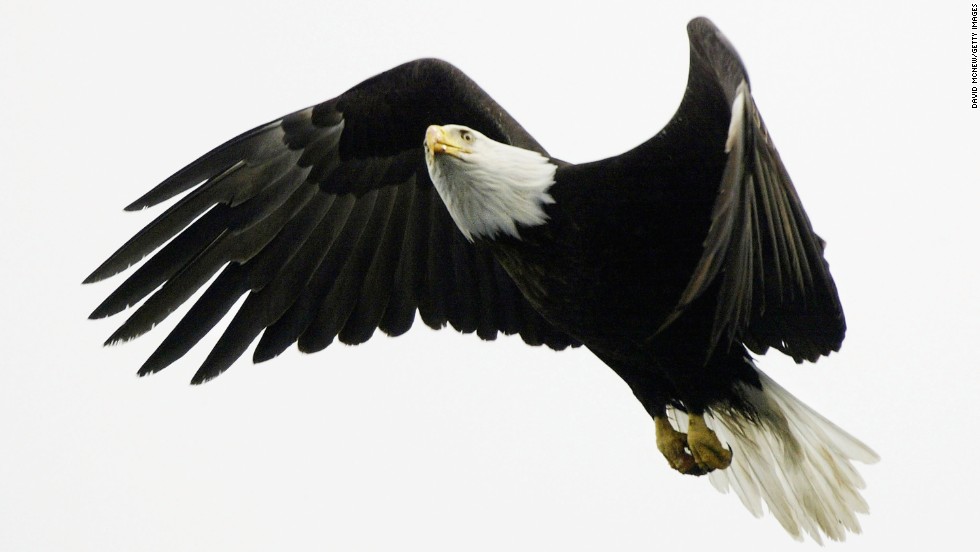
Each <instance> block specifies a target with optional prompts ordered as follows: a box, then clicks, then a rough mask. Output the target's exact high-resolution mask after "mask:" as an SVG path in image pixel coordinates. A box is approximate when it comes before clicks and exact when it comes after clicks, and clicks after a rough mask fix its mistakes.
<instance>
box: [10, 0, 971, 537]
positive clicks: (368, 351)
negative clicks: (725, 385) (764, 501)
mask: <svg viewBox="0 0 980 552" xmlns="http://www.w3.org/2000/svg"><path fill="white" fill-rule="evenodd" d="M578 4H584V5H578ZM648 4H649V5H648ZM734 4H735V3H733V2H689V3H687V6H688V7H685V8H677V7H672V6H666V5H665V6H658V5H656V4H655V3H653V2H632V3H622V2H616V1H611V0H604V1H602V2H588V3H584V2H582V3H575V2H566V3H563V7H561V8H560V9H557V10H556V9H555V8H547V9H546V8H532V7H522V8H514V7H493V6H495V5H496V3H491V2H384V3H381V2H367V1H362V2H336V1H323V0H321V1H318V2H277V3H276V7H274V8H271V7H269V8H266V7H256V6H254V5H252V3H242V2H235V3H231V2H229V3H226V4H217V3H212V2H206V1H201V0H196V1H194V2H169V3H167V4H166V5H165V7H163V6H164V5H163V4H159V6H160V7H154V8H137V7H134V4H133V3H130V2H118V3H114V2H102V1H91V2H60V3H53V2H38V1H36V0H33V1H21V0H4V2H3V3H2V5H0V68H2V69H0V99H2V101H0V151H2V163H0V186H2V188H0V190H2V200H0V209H2V215H0V239H2V240H3V241H2V245H0V246H2V249H0V251H2V255H3V259H4V261H3V269H2V271H0V290H2V291H0V293H2V294H3V295H2V298H3V300H2V309H3V311H2V312H3V314H2V319H0V320H2V322H0V324H2V328H0V330H2V331H0V335H2V350H3V361H2V367H0V550H32V551H33V550H133V551H151V550H160V551H164V550H222V549H225V550H270V549H288V550H314V549H324V550H327V549H334V550H409V549H413V550H414V549H420V550H422V549H424V550H600V549H605V550H656V549H660V550H670V549H678V548H681V547H684V548H685V549H710V548H711V547H720V546H724V547H734V549H736V550H738V549H746V548H748V547H749V546H752V547H753V549H755V550H782V549H786V548H788V547H789V546H791V545H793V541H792V540H791V539H790V538H789V537H788V536H787V535H786V534H785V533H784V532H783V530H782V529H781V528H780V527H779V525H778V524H777V523H776V521H775V520H774V519H773V518H771V517H766V518H764V519H763V520H756V519H754V518H753V517H752V516H751V515H750V514H749V513H748V512H747V511H745V509H744V508H743V507H742V505H741V504H740V503H739V501H738V499H737V498H735V497H734V496H724V495H721V494H719V493H717V492H716V491H715V490H714V489H713V488H711V486H710V484H709V483H708V481H707V480H706V479H695V478H688V477H682V476H679V475H677V474H676V473H674V472H672V471H671V470H669V469H668V467H667V464H666V462H665V461H664V460H663V458H662V457H661V456H660V454H659V453H658V452H657V450H656V448H655V444H654V435H653V424H652V422H651V421H650V419H649V417H648V416H647V415H646V413H645V412H644V411H643V409H642V408H641V407H640V405H639V403H638V402H637V401H636V400H635V399H634V398H633V396H632V394H631V393H630V392H629V390H628V389H627V387H626V385H625V384H623V383H622V382H621V381H620V380H619V379H618V378H617V377H616V376H615V375H614V374H613V373H612V372H611V371H610V370H609V369H608V368H606V367H605V366H603V365H602V364H601V363H600V362H599V361H598V360H597V359H595V358H594V357H593V356H592V355H591V354H590V353H588V352H586V351H584V350H578V351H574V352H564V353H554V352H552V351H549V350H542V349H535V348H530V347H527V346H525V345H523V343H522V342H521V341H520V340H519V339H518V338H506V339H500V340H498V341H497V342H494V343H484V342H481V341H479V340H478V339H477V338H475V337H472V336H459V335H456V334H455V333H454V332H452V331H442V332H432V331H430V330H428V329H425V328H424V327H422V325H421V323H420V322H419V323H417V326H418V327H417V328H416V329H415V330H413V331H412V332H411V333H410V334H409V335H407V336H405V337H402V338H399V339H388V338H385V337H383V336H378V337H375V339H373V340H372V341H371V342H369V343H368V344H366V345H362V346H359V347H356V348H352V347H344V346H333V347H330V348H328V349H327V350H326V351H324V352H322V353H319V354H316V355H311V356H304V355H300V354H298V353H296V352H295V350H290V351H289V352H288V353H287V354H284V355H283V356H282V357H280V358H278V359H276V360H274V361H272V362H269V363H266V364H263V365H259V366H253V365H251V363H250V362H249V361H248V360H247V358H243V359H242V360H241V361H239V363H238V364H236V365H235V366H234V367H233V368H232V369H231V370H230V371H229V372H228V373H226V374H225V375H223V376H222V377H221V378H219V379H218V380H216V381H214V382H212V383H210V384H208V385H205V386H203V387H191V386H189V385H187V382H188V381H189V380H190V378H191V375H192V374H193V372H194V370H195V369H196V367H197V366H198V365H199V364H200V362H201V361H202V360H203V358H204V356H205V354H206V352H207V350H208V349H209V347H208V346H199V347H197V348H195V349H194V351H193V352H192V354H190V355H188V357H187V358H185V359H183V361H182V362H179V363H178V364H176V365H174V366H172V367H170V368H168V369H167V370H166V371H164V372H163V373H161V374H159V375H157V376H155V377H152V378H145V379H139V378H136V377H135V376H134V374H135V371H136V369H137V368H138V367H139V365H140V364H141V363H142V361H143V359H144V358H145V357H146V356H147V355H148V354H149V353H150V352H151V351H152V349H153V348H154V347H155V346H156V344H157V343H159V341H160V340H161V339H162V338H163V337H164V336H165V335H166V331H167V330H169V328H170V327H172V326H173V324H174V321H175V318H174V317H172V318H171V319H170V320H168V321H167V322H166V323H165V324H164V326H165V327H164V328H158V329H157V331H154V332H151V333H150V334H149V335H148V336H145V337H144V338H142V339H139V340H137V341H135V342H132V343H129V344H126V345H125V346H121V347H114V348H109V349H105V348H102V347H101V346H100V344H101V342H102V341H103V340H104V339H105V338H106V337H107V336H108V335H109V334H110V333H111V332H112V330H113V329H115V327H116V326H117V325H118V324H119V323H121V322H122V321H123V317H121V316H117V317H115V318H112V319H110V320H108V321H106V320H103V321H98V322H91V321H87V320H86V319H85V318H86V316H87V315H88V313H89V312H90V311H91V310H92V309H93V308H94V307H95V306H96V305H97V304H98V303H99V302H100V301H101V299H102V298H103V297H104V296H105V295H106V294H108V293H109V292H110V291H111V290H112V289H113V288H114V285H116V284H118V283H119V282H121V281H122V278H119V277H117V278H115V279H113V280H110V281H109V282H107V283H103V284H97V285H92V286H84V287H83V286H81V285H80V282H81V280H82V279H83V278H84V277H85V276H86V275H87V274H88V273H89V272H90V271H91V270H92V269H93V268H95V267H96V266H97V265H98V264H99V263H100V262H101V261H102V260H103V259H104V258H105V257H106V256H108V255H109V254H110V253H111V252H112V251H113V250H115V248H116V247H117V246H119V245H120V244H121V243H122V242H123V241H124V240H125V239H126V238H128V237H129V236H130V235H131V234H132V233H134V232H135V231H136V230H137V229H138V228H139V227H141V226H142V225H143V224H145V223H147V222H148V221H149V220H150V219H151V217H152V216H153V215H154V214H156V213H157V212H159V210H155V211H153V212H152V213H137V214H133V213H123V212H122V210H121V208H122V207H123V206H124V205H126V204H128V203H129V202H130V201H132V200H133V199H135V198H136V197H138V196H139V195H141V194H142V193H143V192H144V191H145V190H147V189H148V188H149V187H151V186H152V185H154V184H156V183H157V182H158V181H160V180H162V179H163V178H164V177H166V176H168V175H169V174H170V173H171V172H173V171H175V170H177V169H179V168H180V167H182V166H183V165H185V164H186V163H188V162H190V161H192V160H193V159H194V158H196V157H197V156H198V155H199V154H201V153H203V152H205V151H207V150H209V149H210V148H212V147H214V146H216V145H218V144H219V143H221V142H223V141H225V140H226V139H228V138H231V137H233V136H235V135H237V134H238V133H240V132H241V131H244V130H246V129H248V128H251V127H252V126H254V125H256V124H259V123H262V122H265V121H267V120H271V119H274V118H276V117H278V116H280V115H282V114H285V113H287V112H290V111H293V110H295V109H298V108H301V107H305V106H307V105H309V104H313V103H316V102H319V101H322V100H325V99H328V98H331V97H333V96H336V95H337V94H339V93H341V92H343V91H344V90H345V89H347V88H348V87H350V86H352V85H354V84H356V83H357V82H360V81H361V80H363V79H364V78H367V77H369V76H372V75H374V74H376V73H378V72H380V71H382V70H385V69H388V68H390V67H392V66H394V65H396V64H398V63H401V62H403V61H407V60H410V59H414V58H417V57H422V56H437V57H442V58H445V59H447V60H449V61H451V62H453V63H455V64H457V65H458V66H459V67H460V68H462V69H463V70H464V71H465V72H467V73H468V74H469V75H470V76H471V77H473V78H474V79H475V80H476V81H477V82H478V83H480V84H481V85H482V86H483V87H484V88H485V89H486V90H487V91H488V92H489V93H490V94H491V95H493V96H494V97H495V98H496V99H497V100H498V101H499V102H500V103H501V104H502V105H503V106H504V107H505V108H506V109H508V110H509V111H510V112H511V114H513V115H514V116H515V117H516V118H517V120H518V121H520V122H522V124H524V125H525V127H526V128H527V129H528V130H529V131H530V132H531V133H532V134H533V135H534V136H535V137H537V138H538V140H539V141H540V142H541V143H542V144H544V146H545V147H546V148H548V149H549V151H550V152H551V153H552V154H553V155H555V156H557V157H560V158H564V159H567V160H570V161H587V160H592V159H596V158H600V157H605V156H609V155H614V154H617V153H620V152H622V151H624V150H626V149H628V148H630V147H632V146H634V145H635V144H637V143H639V142H641V141H643V140H645V139H647V138H648V137H650V136H652V135H653V134H654V133H656V132H657V131H658V130H659V129H660V128H661V126H662V125H663V124H664V123H665V122H666V121H667V120H668V118H669V117H670V115H671V114H672V113H673V111H674V109H675V108H676V106H677V104H678V102H679V100H680V97H681V94H682V92H683V89H684V83H685V79H686V72H687V63H688V59H687V56H688V45H687V38H686V35H685V25H686V23H687V21H688V20H689V19H690V18H691V17H693V16H696V15H708V16H709V17H711V18H712V19H713V20H714V21H715V23H716V24H718V25H719V26H720V28H721V29H722V30H723V31H724V32H725V33H726V35H727V36H728V37H729V39H730V40H731V41H732V42H733V43H734V44H735V46H736V47H737V48H738V50H739V52H740V53H741V56H742V59H743V60H744V62H745V63H746V65H747V67H748V69H749V72H750V74H751V76H752V84H753V92H754V95H755V98H756V100H757V102H758V104H759V106H760V109H761V111H762V114H763V116H764V117H765V120H766V122H767V124H768V127H769V129H770V131H771V132H772V135H773V137H774V139H775V141H776V144H777V145H778V147H779V151H780V152H781V154H782V157H783V160H784V161H785V163H786V165H787V167H788V168H789V171H790V174H791V175H792V176H793V178H794V180H795V183H796V185H797V188H798V190H799V192H800V195H801V196H802V198H803V200H804V203H805V205H806V207H807V210H808V212H809V214H810V216H811V219H812V220H813V223H814V225H815V227H816V229H817V231H818V232H819V233H820V234H821V235H822V236H823V237H824V238H825V239H826V240H827V242H828V243H829V246H828V250H827V257H828V259H829V261H830V263H831V267H832V269H833V272H834V275H835V277H836V279H837V283H838V286H839V288H840V292H841V297H842V299H843V301H844V305H845V309H846V312H847V316H848V323H849V332H848V337H847V340H846V341H845V344H844V348H843V350H842V352H841V353H840V354H836V355H834V356H832V357H831V358H828V359H825V360H822V361H821V362H820V363H818V364H817V365H814V366H809V365H808V366H803V367H797V366H795V365H793V364H792V362H791V361H787V360H786V359H783V358H778V356H777V355H776V354H771V355H769V356H767V357H765V358H764V359H763V360H762V361H761V363H760V364H761V366H762V368H763V369H765V370H766V371H767V372H768V373H769V374H770V375H772V376H773V377H774V378H775V379H776V380H777V381H779V382H781V383H782V384H783V385H784V386H786V387H788V388H790V389H791V390H793V391H794V392H795V393H797V394H798V395H799V396H801V397H802V398H804V399H805V400H806V401H807V402H808V403H809V404H811V405H812V406H814V407H815V408H817V409H818V410H819V411H821V412H822V413H824V414H825V415H827V416H828V417H829V418H831V419H833V420H835V421H836V422H837V423H839V424H840V425H842V426H843V427H845V428H847V429H848V430H850V431H851V432H853V433H854V434H856V435H857V436H859V437H861V438H862V439H864V440H865V441H866V442H867V443H869V444H870V445H872V446H873V447H874V448H875V449H876V450H877V451H878V452H879V453H880V454H881V456H882V458H883V460H882V462H880V463H879V464H877V465H874V466H870V467H866V468H864V469H863V473H864V475H865V478H866V480H867V481H868V490H867V492H866V497H867V499H868V500H869V502H870V503H871V509H872V515H871V516H869V517H864V518H863V520H862V523H863V524H864V527H865V533H864V534H863V535H860V536H852V537H851V539H850V540H849V542H848V544H847V546H848V550H849V551H858V550H895V549H903V550H905V549H923V548H924V547H925V546H929V547H930V548H932V547H939V546H942V545H943V544H949V545H955V544H962V543H964V542H970V541H972V540H974V538H975V534H976V530H975V524H976V514H977V506H976V504H977V502H976V498H977V492H978V491H980V477H978V475H977V474H978V469H977V466H976V464H977V461H978V458H980V445H978V438H977V436H976V426H975V424H974V421H975V420H976V419H977V418H978V416H980V407H978V406H977V404H978V403H977V400H976V395H977V393H978V391H980V375H978V374H980V366H978V362H977V360H976V357H977V355H976V353H975V348H976V346H977V342H978V340H980V322H978V317H980V292H978V291H977V286H976V282H977V281H978V277H980V268H978V266H977V265H978V263H977V255H978V245H977V237H978V235H980V232H978V223H977V222H976V220H977V216H976V204H977V202H978V200H980V192H978V191H977V185H980V166H978V165H977V162H976V160H975V159H976V156H977V151H978V144H980V111H978V110H971V109H970V108H969V103H970V91H969V88H970V51H969V42H970V29H969V26H970V21H969V16H970V13H969V12H970V4H969V3H968V2H949V3H943V5H942V7H941V8H936V7H935V5H936V4H933V7H932V8H931V9H930V10H928V11H927V10H926V9H925V8H924V7H917V6H916V5H915V4H911V5H909V6H903V5H901V3H899V2H889V3H870V2H869V3H860V4H859V3H857V2H850V3H848V2H825V3H817V2H807V3H790V2H780V3H755V4H752V6H751V7H746V6H739V7H736V6H734ZM501 5H503V4H501ZM921 5H923V6H924V5H925V4H924V3H923V4H921ZM641 6H642V7H641ZM420 140H421V137H420ZM971 154H972V155H973V156H974V160H973V161H972V162H971V161H970V159H969V156H970V155H971ZM216 336H217V332H214V333H212V335H211V336H209V337H210V339H209V340H208V341H207V343H213V342H214V340H215V339H216ZM246 356H250V353H249V354H248V355H246ZM807 546H813V545H812V543H811V544H808V545H807Z"/></svg>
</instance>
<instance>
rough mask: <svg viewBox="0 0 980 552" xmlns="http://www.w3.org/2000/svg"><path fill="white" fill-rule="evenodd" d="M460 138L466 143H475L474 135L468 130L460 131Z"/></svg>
mask: <svg viewBox="0 0 980 552" xmlns="http://www.w3.org/2000/svg"><path fill="white" fill-rule="evenodd" d="M459 136H460V138H462V139H463V141H464V142H472V141H473V134H472V133H471V132H469V131H467V130H463V131H460V133H459Z"/></svg>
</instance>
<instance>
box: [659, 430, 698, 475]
mask: <svg viewBox="0 0 980 552" xmlns="http://www.w3.org/2000/svg"><path fill="white" fill-rule="evenodd" d="M653 424H654V427H656V429H657V448H658V449H660V453H661V454H663V455H664V458H666V459H667V462H668V463H669V464H670V467H672V468H674V469H675V470H677V471H679V472H681V473H683V474H687V475H704V473H705V471H704V470H703V469H702V468H701V467H700V466H698V463H697V462H696V461H695V459H694V457H693V456H691V454H689V453H688V452H687V450H686V447H687V442H688V436H687V435H686V434H684V433H681V432H679V431H677V430H676V429H674V427H673V426H672V425H670V420H668V419H667V417H666V416H654V417H653Z"/></svg>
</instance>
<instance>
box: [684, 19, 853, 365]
mask: <svg viewBox="0 0 980 552" xmlns="http://www.w3.org/2000/svg"><path fill="white" fill-rule="evenodd" d="M688 34H689V37H690V41H691V67H690V74H689V80H688V87H687V92H686V94H685V97H684V100H683V101H682V104H681V108H680V109H679V110H678V112H677V114H676V115H675V116H674V120H683V119H689V118H697V116H696V115H694V114H693V113H692V111H693V110H700V111H716V112H721V113H727V114H728V118H727V119H726V120H724V121H722V120H719V121H716V123H717V124H727V125H728V139H727V143H726V144H724V147H725V152H726V153H727V161H726V164H725V168H724V174H723V176H722V179H721V182H719V183H718V184H720V186H719V187H718V189H717V190H718V191H717V197H716V200H715V204H714V209H713V212H712V215H711V219H712V220H711V228H710V230H709V231H708V235H707V239H706V240H705V242H704V252H703V254H702V256H701V259H700V261H699V262H698V264H697V267H696V268H695V270H694V273H693V275H692V276H691V279H690V282H689V283H688V285H687V288H686V289H685V290H684V292H683V294H682V295H681V298H680V301H679V302H678V305H677V308H676V310H675V312H674V313H673V314H672V315H671V316H670V317H669V318H668V321H667V323H665V326H666V324H669V323H670V322H671V321H673V320H674V319H676V317H677V316H679V315H681V314H682V313H683V312H684V309H685V308H686V307H687V306H688V305H690V304H691V303H692V302H693V301H694V300H695V299H697V298H698V297H699V296H701V294H703V293H704V292H705V291H706V290H707V289H708V288H709V287H710V286H712V285H713V284H716V283H717V284H718V285H719V295H718V297H719V299H718V305H717V310H716V313H715V320H714V327H713V330H712V343H713V345H718V344H719V343H726V342H732V341H741V342H743V343H744V344H745V345H746V346H748V347H749V348H750V349H751V350H752V351H754V352H756V353H760V354H761V353H763V352H765V351H766V350H767V349H768V348H769V347H775V348H776V349H778V350H780V351H782V352H784V353H786V354H787V355H790V356H792V357H793V358H794V359H795V360H796V361H797V362H800V361H802V360H804V359H805V360H810V361H815V360H816V359H817V358H818V357H819V356H821V355H826V354H829V353H830V352H831V351H836V350H838V349H839V348H840V345H841V342H842V341H843V339H844V332H845V322H844V314H843V310H842V308H841V304H840V299H839V298H838V296H837V288H836V286H835V285H834V281H833V278H832V277H831V275H830V270H829V267H828V265H827V262H826V261H825V260H824V258H823V250H824V242H823V240H821V239H820V238H819V237H818V236H817V235H816V234H815V233H814V231H813V228H812V227H811V225H810V220H809V219H808V218H807V215H806V213H805V212H804V210H803V205H802V204H801V202H800V198H799V197H798V196H797V194H796V190H795V189H794V188H793V183H792V181H791V180H790V178H789V175H788V174H787V173H786V168H785V167H784V166H783V163H782V161H781V160H780V158H779V154H778V153H777V152H776V148H775V146H774V145H773V143H772V140H771V138H770V136H769V133H768V132H767V131H766V127H765V125H764V124H763V122H762V118H761V117H760V116H759V111H758V109H757V107H756V105H755V101H754V100H753V99H752V94H751V91H750V89H749V80H748V75H747V74H746V72H745V68H744V67H743V65H742V62H741V60H740V59H739V57H738V54H737V53H736V52H735V49H734V48H733V47H732V45H731V44H730V43H729V42H728V40H727V39H726V38H725V37H724V36H723V35H722V34H721V32H720V31H719V30H718V29H717V28H716V27H715V26H714V25H713V24H712V23H711V22H710V21H708V20H707V19H704V18H699V19H695V20H693V21H692V22H691V23H690V24H689V25H688ZM669 128H670V125H668V129H669ZM721 146H722V144H719V145H718V147H721ZM708 184H709V185H710V184H711V183H708ZM719 280H720V282H719Z"/></svg>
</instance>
